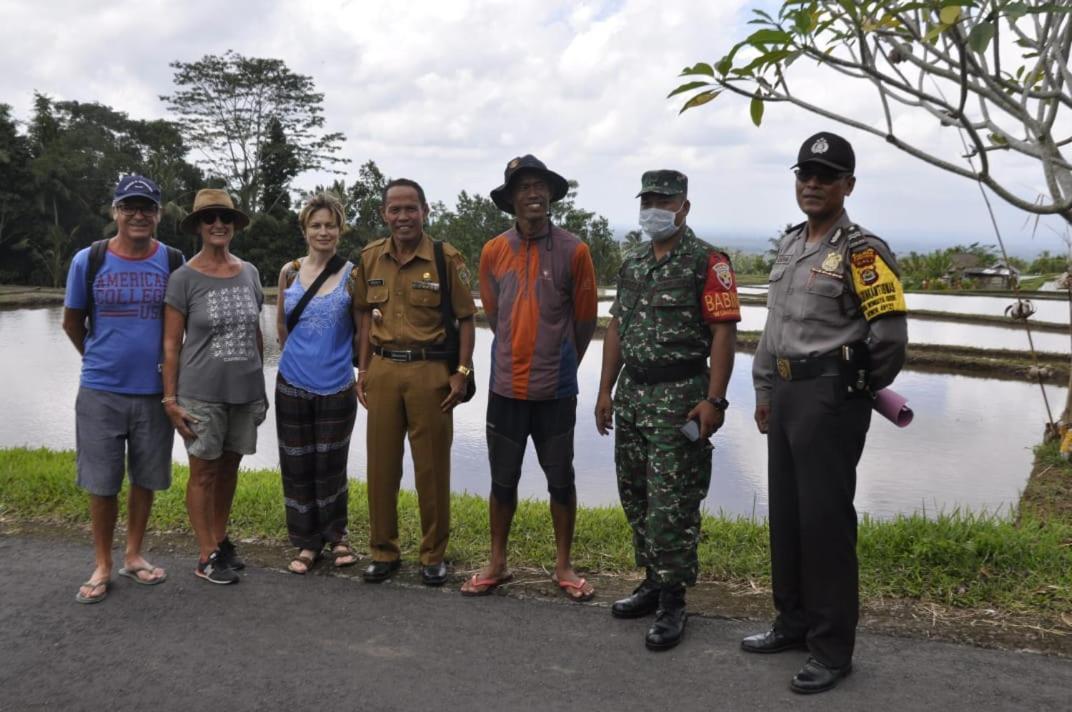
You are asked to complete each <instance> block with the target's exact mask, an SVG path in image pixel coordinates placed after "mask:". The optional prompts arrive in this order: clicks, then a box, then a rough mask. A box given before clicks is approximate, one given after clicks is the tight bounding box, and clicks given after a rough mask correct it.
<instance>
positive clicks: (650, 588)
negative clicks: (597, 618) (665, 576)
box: [610, 579, 659, 618]
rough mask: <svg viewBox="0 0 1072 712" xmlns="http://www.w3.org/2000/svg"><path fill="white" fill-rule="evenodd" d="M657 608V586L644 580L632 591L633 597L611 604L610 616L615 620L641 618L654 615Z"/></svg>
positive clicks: (650, 581) (649, 580) (648, 580)
mask: <svg viewBox="0 0 1072 712" xmlns="http://www.w3.org/2000/svg"><path fill="white" fill-rule="evenodd" d="M658 607H659V584H657V583H655V582H654V581H652V580H651V579H644V581H642V582H641V584H640V585H639V586H637V587H636V588H635V589H633V595H631V596H629V597H628V598H623V599H621V600H620V601H615V602H614V603H613V604H611V607H610V614H611V615H612V616H614V617H615V618H642V617H644V616H646V615H649V614H651V613H654V612H655V610H656V609H657V608H658Z"/></svg>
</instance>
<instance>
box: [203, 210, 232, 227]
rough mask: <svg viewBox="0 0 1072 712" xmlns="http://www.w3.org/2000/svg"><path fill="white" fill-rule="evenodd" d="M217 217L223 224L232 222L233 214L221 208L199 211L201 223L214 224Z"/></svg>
mask: <svg viewBox="0 0 1072 712" xmlns="http://www.w3.org/2000/svg"><path fill="white" fill-rule="evenodd" d="M217 219H219V220H220V221H221V222H222V223H223V224H224V225H230V224H231V223H233V222H234V215H233V214H231V213H225V212H223V211H221V210H209V211H208V212H204V213H201V224H202V225H215V224H216V220H217Z"/></svg>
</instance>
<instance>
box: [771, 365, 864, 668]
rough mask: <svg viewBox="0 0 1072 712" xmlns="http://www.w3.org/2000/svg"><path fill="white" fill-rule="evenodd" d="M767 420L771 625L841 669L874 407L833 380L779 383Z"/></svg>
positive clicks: (851, 629)
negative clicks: (861, 467) (861, 471)
mask: <svg viewBox="0 0 1072 712" xmlns="http://www.w3.org/2000/svg"><path fill="white" fill-rule="evenodd" d="M768 423H769V428H768V432H767V456H768V466H767V467H768V469H767V478H768V491H769V501H770V514H769V521H770V546H771V579H772V588H773V591H774V607H775V609H776V610H777V612H778V617H777V619H776V620H775V623H774V627H775V629H776V630H778V631H780V632H782V633H785V634H786V635H789V636H793V637H797V636H801V637H805V638H806V640H807V643H808V649H809V650H810V651H811V654H812V656H814V657H815V658H817V659H818V660H819V661H820V662H822V663H824V664H826V665H830V666H834V667H841V666H844V665H847V664H848V663H849V662H851V660H852V651H853V647H854V645H855V642H856V622H857V619H858V617H859V607H860V602H859V575H858V571H857V561H856V509H855V507H854V506H853V498H854V497H855V496H856V464H857V463H858V462H859V461H860V455H861V454H862V453H863V449H864V440H865V439H866V438H867V429H868V427H869V426H870V424H871V401H870V399H869V398H867V397H861V396H854V395H848V394H847V393H846V390H845V387H844V385H843V381H842V379H841V378H839V377H837V376H821V377H818V378H812V379H809V380H803V381H783V380H781V379H780V378H778V377H777V376H776V377H775V379H774V386H773V390H772V393H771V410H770V418H769V421H768Z"/></svg>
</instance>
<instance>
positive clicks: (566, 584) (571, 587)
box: [551, 578, 596, 603]
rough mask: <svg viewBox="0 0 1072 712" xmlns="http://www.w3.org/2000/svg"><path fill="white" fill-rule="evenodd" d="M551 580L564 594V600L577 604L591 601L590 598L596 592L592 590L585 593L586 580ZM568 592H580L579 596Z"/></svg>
mask: <svg viewBox="0 0 1072 712" xmlns="http://www.w3.org/2000/svg"><path fill="white" fill-rule="evenodd" d="M551 580H552V581H554V582H555V584H556V585H557V586H558V587H559V588H560V589H562V593H564V594H566V598H568V599H569V600H571V601H576V602H577V603H584V602H585V601H591V600H592V598H593V597H594V596H595V595H596V591H595V589H594V588H593V589H592V590H591V591H588V592H587V593H586V592H585V590H584V587H585V586H587V585H588V580H587V579H583V578H582V579H578V580H577V581H560V580H558V579H555V578H553V579H551ZM570 591H580V592H581V595H579V596H574V595H573V594H572V593H570Z"/></svg>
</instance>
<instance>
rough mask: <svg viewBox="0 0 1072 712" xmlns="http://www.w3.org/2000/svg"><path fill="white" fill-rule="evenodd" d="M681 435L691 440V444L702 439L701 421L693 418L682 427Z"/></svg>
mask: <svg viewBox="0 0 1072 712" xmlns="http://www.w3.org/2000/svg"><path fill="white" fill-rule="evenodd" d="M681 434H682V435H684V436H685V437H687V438H688V439H689V441H690V442H696V441H697V440H699V439H700V421H699V420H697V419H695V418H693V419H692V420H690V421H688V422H687V423H685V424H684V425H682V426H681Z"/></svg>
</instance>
